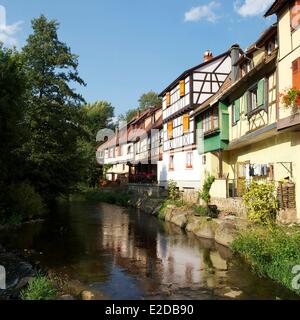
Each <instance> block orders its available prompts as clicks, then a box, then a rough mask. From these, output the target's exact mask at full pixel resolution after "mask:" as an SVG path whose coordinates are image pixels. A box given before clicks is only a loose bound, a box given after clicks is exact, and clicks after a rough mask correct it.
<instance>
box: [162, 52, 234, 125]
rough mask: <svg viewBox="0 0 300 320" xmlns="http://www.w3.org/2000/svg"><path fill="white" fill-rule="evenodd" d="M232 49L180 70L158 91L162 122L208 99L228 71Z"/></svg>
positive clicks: (229, 69) (218, 88)
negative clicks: (179, 72) (169, 82)
mask: <svg viewBox="0 0 300 320" xmlns="http://www.w3.org/2000/svg"><path fill="white" fill-rule="evenodd" d="M231 52H232V51H231V50H228V51H226V52H224V53H223V54H221V55H218V56H217V57H215V58H212V57H211V58H209V59H208V60H207V61H205V62H203V63H202V64H200V65H197V66H195V67H194V68H191V69H189V70H187V71H185V72H183V73H182V74H181V75H180V76H179V77H178V78H177V79H176V80H175V81H174V82H172V83H171V84H170V85H169V86H168V87H167V88H166V89H165V90H164V91H163V92H162V93H161V94H160V96H161V97H162V99H163V121H164V123H166V122H168V121H170V120H172V119H175V118H177V117H178V116H181V115H183V114H186V113H189V112H190V111H192V110H194V109H195V108H196V107H197V106H199V105H201V104H202V103H204V102H205V101H207V100H208V99H210V98H211V97H212V96H213V95H214V94H215V93H216V92H218V91H219V90H220V88H221V87H222V86H223V84H224V81H225V80H226V79H227V78H228V76H229V74H230V73H231V66H232V63H231Z"/></svg>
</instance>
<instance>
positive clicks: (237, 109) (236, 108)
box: [234, 99, 241, 122]
mask: <svg viewBox="0 0 300 320" xmlns="http://www.w3.org/2000/svg"><path fill="white" fill-rule="evenodd" d="M240 102H241V101H240V99H237V100H236V101H235V103H234V112H235V121H236V122H238V121H239V120H240V113H241V108H240V106H241V103H240Z"/></svg>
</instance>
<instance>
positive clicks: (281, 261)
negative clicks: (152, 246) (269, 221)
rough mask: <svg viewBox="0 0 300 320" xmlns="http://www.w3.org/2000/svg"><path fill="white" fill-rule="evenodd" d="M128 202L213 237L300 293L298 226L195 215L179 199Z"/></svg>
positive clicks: (262, 272)
mask: <svg viewBox="0 0 300 320" xmlns="http://www.w3.org/2000/svg"><path fill="white" fill-rule="evenodd" d="M130 204H131V205H132V206H135V207H138V208H140V209H141V210H143V211H145V212H146V213H149V214H151V215H154V216H156V217H157V218H159V219H161V220H163V221H166V222H170V223H172V224H174V225H176V226H178V227H180V228H181V229H183V230H185V231H187V232H190V233H192V234H194V235H195V236H197V237H198V238H202V239H209V240H214V241H215V242H216V243H218V244H220V245H222V246H225V247H227V248H229V249H231V250H232V251H233V253H235V254H238V255H239V256H240V257H242V258H243V259H244V260H245V261H246V263H247V264H248V265H250V266H251V267H252V268H253V269H254V270H255V271H256V273H257V274H258V275H260V276H263V277H267V278H270V279H272V280H273V281H275V282H277V283H279V284H281V285H282V286H284V287H286V288H288V289H289V290H291V291H293V292H295V293H296V294H298V295H300V284H299V279H298V278H299V277H297V275H298V273H299V270H300V254H299V247H300V233H299V226H296V225H292V226H290V227H283V226H278V225H274V226H257V225H255V224H253V223H250V222H249V221H247V220H246V219H241V218H238V217H236V216H234V215H228V216H221V217H220V218H211V217H207V216H197V215H198V212H197V211H199V210H197V208H195V207H194V206H191V205H188V204H185V203H183V202H180V201H170V200H163V199H151V198H149V197H140V196H136V197H132V198H131V201H130ZM297 268H298V269H297Z"/></svg>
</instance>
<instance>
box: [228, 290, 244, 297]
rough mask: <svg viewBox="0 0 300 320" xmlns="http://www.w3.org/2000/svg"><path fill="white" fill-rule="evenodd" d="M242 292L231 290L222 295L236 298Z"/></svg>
mask: <svg viewBox="0 0 300 320" xmlns="http://www.w3.org/2000/svg"><path fill="white" fill-rule="evenodd" d="M242 294H243V292H242V291H235V290H231V291H229V292H227V293H224V296H225V297H227V298H232V299H236V298H238V297H240V296H241V295H242Z"/></svg>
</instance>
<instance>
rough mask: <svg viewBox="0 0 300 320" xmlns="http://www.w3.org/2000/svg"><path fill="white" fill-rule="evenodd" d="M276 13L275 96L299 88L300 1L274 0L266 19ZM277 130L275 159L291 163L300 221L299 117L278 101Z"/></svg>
mask: <svg viewBox="0 0 300 320" xmlns="http://www.w3.org/2000/svg"><path fill="white" fill-rule="evenodd" d="M273 14H276V15H277V23H278V42H279V51H278V61H277V65H278V67H277V68H278V95H279V94H280V93H283V92H284V91H285V90H286V89H290V88H296V89H300V1H299V0H293V1H288V0H285V1H282V0H277V1H274V3H273V5H272V6H271V7H270V8H269V10H268V11H267V13H266V15H265V16H266V17H267V16H270V15H273ZM277 130H278V132H279V133H280V135H279V138H280V139H281V141H282V142H281V144H280V147H279V148H277V149H276V154H275V153H274V157H278V155H277V153H278V154H284V155H285V157H286V159H287V161H290V162H291V163H292V169H293V180H294V182H295V183H296V204H297V212H298V219H299V218H300V114H299V112H298V113H296V114H295V113H294V112H293V110H292V108H286V107H285V106H284V105H283V103H282V101H281V99H280V98H279V99H278V119H277Z"/></svg>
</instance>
